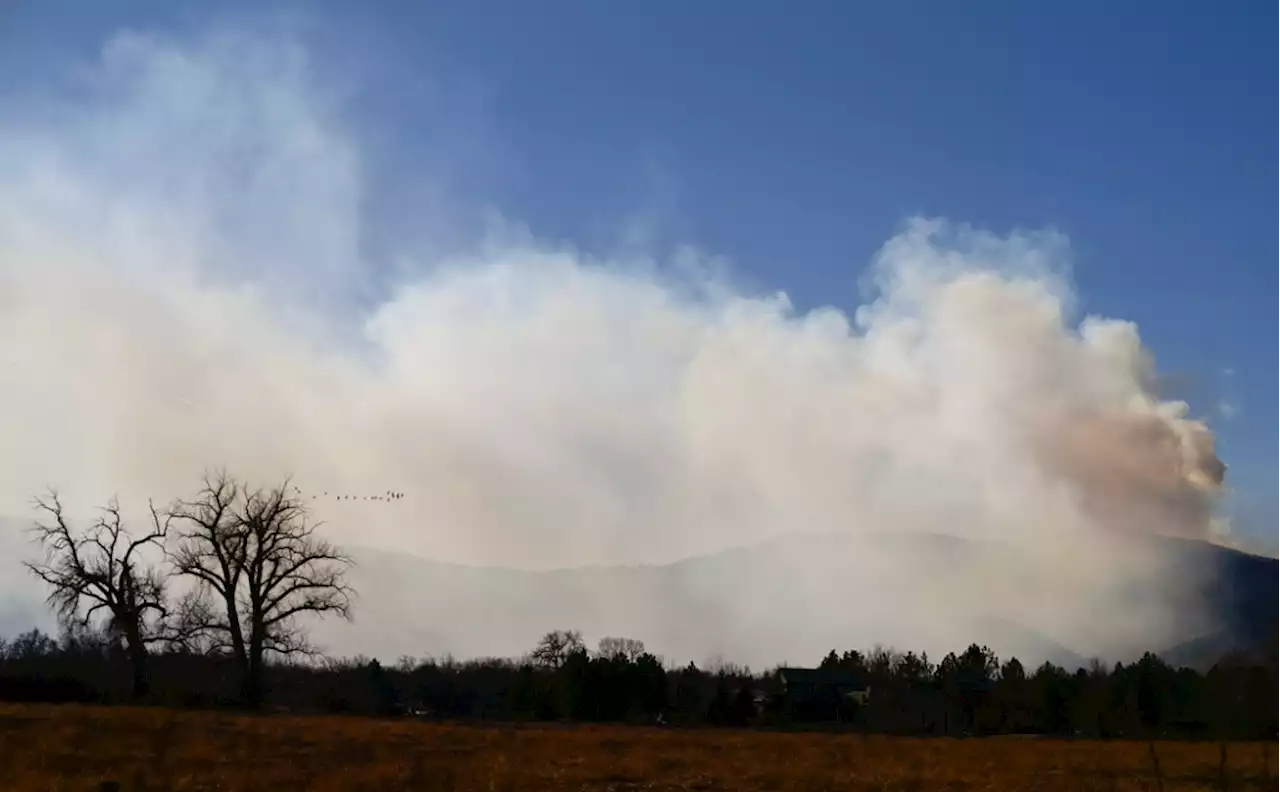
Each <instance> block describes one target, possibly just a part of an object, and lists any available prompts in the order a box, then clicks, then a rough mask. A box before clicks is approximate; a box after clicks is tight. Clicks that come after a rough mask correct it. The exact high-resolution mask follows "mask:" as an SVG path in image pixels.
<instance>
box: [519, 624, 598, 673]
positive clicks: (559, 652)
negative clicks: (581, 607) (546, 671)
mask: <svg viewBox="0 0 1280 792" xmlns="http://www.w3.org/2000/svg"><path fill="white" fill-rule="evenodd" d="M585 648H586V645H585V644H583V643H582V633H580V632H578V631H577V630H552V631H551V632H549V633H547V634H546V635H544V636H542V640H540V641H538V645H537V646H536V647H534V649H533V652H531V653H530V654H531V656H532V658H533V660H534V662H536V663H538V664H539V665H542V666H546V667H547V668H559V667H560V666H562V665H564V661H565V660H567V659H568V658H569V655H571V654H573V653H574V652H579V651H583V650H584V649H585Z"/></svg>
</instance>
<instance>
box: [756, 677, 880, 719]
mask: <svg viewBox="0 0 1280 792" xmlns="http://www.w3.org/2000/svg"><path fill="white" fill-rule="evenodd" d="M778 682H779V683H780V684H781V686H782V691H781V692H782V698H783V701H784V702H785V703H786V706H787V710H788V711H789V712H790V713H791V714H792V716H793V717H797V718H800V719H804V720H837V721H845V720H851V719H852V717H853V715H854V714H855V713H856V712H857V710H858V709H859V708H860V707H862V706H864V705H866V703H867V702H868V701H869V700H870V697H871V686H870V685H868V684H867V682H866V680H865V679H864V678H863V677H861V676H860V675H858V674H855V673H853V672H850V671H846V670H843V669H825V668H779V669H778Z"/></svg>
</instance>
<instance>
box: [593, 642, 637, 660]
mask: <svg viewBox="0 0 1280 792" xmlns="http://www.w3.org/2000/svg"><path fill="white" fill-rule="evenodd" d="M596 654H597V655H599V656H600V657H604V658H608V659H611V660H626V661H627V662H629V663H634V662H635V661H637V660H639V659H640V658H641V657H643V656H644V641H638V640H636V639H635V638H601V639H600V644H599V645H598V647H597V648H596Z"/></svg>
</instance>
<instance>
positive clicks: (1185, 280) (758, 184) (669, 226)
mask: <svg viewBox="0 0 1280 792" xmlns="http://www.w3.org/2000/svg"><path fill="white" fill-rule="evenodd" d="M357 5H359V6H360V7H359V8H357ZM258 6H259V4H258V3H252V4H250V3H244V4H242V5H240V6H239V8H240V10H241V11H247V10H248V9H252V8H257V7H258ZM974 9H976V10H974ZM234 12H235V4H227V3H224V4H218V14H219V15H225V14H228V13H234ZM307 15H310V16H312V17H315V18H319V19H322V20H324V23H323V24H321V25H318V26H316V27H315V31H316V32H315V35H316V40H317V41H319V42H322V45H323V49H321V50H320V51H321V52H325V53H327V54H328V55H330V56H331V57H332V59H333V63H334V64H337V65H339V66H341V65H342V64H343V63H345V62H347V61H350V62H352V63H356V62H359V63H360V64H362V65H361V68H362V69H364V70H365V75H366V76H369V75H372V76H374V77H375V80H374V83H373V85H374V89H373V90H365V91H364V92H362V93H361V94H360V95H359V96H358V97H357V101H358V102H360V103H362V104H363V110H364V111H365V113H366V114H367V117H368V118H370V119H376V120H377V125H378V128H379V129H381V130H384V132H383V134H385V135H386V136H387V138H386V142H387V143H388V145H390V146H392V147H394V148H395V149H396V150H397V151H398V152H399V155H398V156H399V157H400V158H401V159H403V158H405V157H409V158H412V157H413V156H415V152H417V154H418V155H420V156H422V157H423V158H428V157H429V156H430V155H429V154H428V153H427V152H426V148H427V144H426V143H424V140H428V141H429V139H430V136H429V135H428V136H427V137H426V138H424V137H422V132H421V130H423V129H431V128H432V126H433V123H434V124H435V125H436V127H438V126H439V122H440V117H439V112H440V108H441V106H442V105H441V101H442V100H440V99H439V96H437V92H443V94H447V95H448V96H450V97H453V98H450V99H448V100H447V102H446V103H448V102H452V103H454V106H455V107H456V106H457V103H459V102H463V103H466V102H470V103H471V107H470V109H471V110H474V114H472V115H471V116H468V115H467V114H465V113H464V114H451V115H450V116H449V117H450V118H453V119H456V118H463V117H471V118H473V119H482V121H476V122H475V125H474V127H473V126H469V125H467V124H461V123H460V122H457V123H459V124H460V125H459V126H457V127H456V128H454V129H452V130H451V132H450V133H449V134H451V135H452V136H453V138H454V143H455V145H456V144H457V143H458V141H465V140H466V139H467V138H468V136H470V135H474V136H475V137H476V139H477V140H478V141H479V140H483V145H481V144H480V143H477V146H476V150H477V151H480V150H483V151H484V152H485V153H484V154H477V155H476V159H475V160H474V161H468V162H466V163H464V165H460V166H459V167H460V168H462V167H465V166H471V165H474V173H472V174H470V175H469V178H467V179H465V180H463V181H465V187H459V188H458V189H460V190H463V189H465V190H471V191H473V192H474V197H475V198H476V200H478V201H486V202H490V203H492V204H494V205H496V206H497V207H499V208H500V209H501V210H502V211H503V212H504V213H506V214H508V215H509V216H511V217H515V218H519V219H521V220H523V221H526V222H527V223H528V224H529V225H530V226H531V227H532V229H533V230H534V231H535V232H536V233H538V234H539V235H540V236H549V237H563V238H569V239H574V240H578V241H585V242H586V243H587V244H591V243H592V241H593V240H596V239H597V237H599V236H600V235H602V234H607V233H608V232H609V230H610V229H616V227H617V225H618V223H619V222H621V221H622V220H624V219H626V218H627V217H629V216H631V215H633V214H634V213H636V212H637V211H639V212H641V213H643V214H644V215H645V216H646V217H647V218H648V219H649V220H650V221H652V222H653V223H654V227H655V228H656V229H658V231H659V234H660V236H661V237H663V238H665V239H667V240H668V241H686V242H694V243H697V244H698V245H699V246H700V247H703V248H705V249H707V250H711V251H714V252H717V253H722V254H725V255H727V256H729V257H731V258H732V259H733V260H734V262H735V264H736V266H737V267H738V268H740V269H742V270H743V271H745V272H747V273H749V274H750V276H751V277H752V278H753V279H754V280H755V281H757V282H758V283H760V284H761V285H764V286H767V287H769V288H778V289H785V290H786V291H787V292H788V293H790V294H791V295H792V297H793V299H794V300H795V301H796V303H797V304H798V305H799V306H800V307H801V308H804V307H809V306H813V305H815V304H819V303H826V302H833V303H836V304H839V305H842V306H846V307H847V306H848V305H849V304H851V302H852V301H853V298H854V286H853V284H854V282H855V279H856V274H857V270H858V268H859V267H860V266H862V265H863V264H864V263H865V262H866V261H867V260H868V259H869V257H870V256H871V255H872V253H873V252H874V251H875V249H876V248H877V247H878V246H879V245H880V244H881V243H882V242H883V241H884V240H885V239H886V238H887V237H888V236H889V235H890V234H891V233H892V232H893V230H894V229H895V228H896V227H897V224H898V223H899V222H900V221H901V220H902V219H903V218H904V217H905V216H907V215H910V214H915V213H924V214H930V215H942V216H946V217H949V218H952V219H955V220H963V221H968V222H971V223H974V224H976V225H980V226H984V227H988V228H992V229H995V230H1007V229H1009V228H1010V227H1013V226H1031V227H1040V226H1045V225H1052V226H1055V227H1057V228H1059V229H1061V230H1062V231H1064V232H1066V233H1067V235H1068V236H1069V237H1070V238H1071V240H1072V244H1073V249H1074V251H1075V264H1076V270H1075V274H1076V281H1077V283H1078V286H1079V290H1080V293H1081V297H1082V306H1081V307H1082V308H1083V310H1085V311H1088V312H1096V313H1101V314H1105V315H1110V316H1116V317H1121V318H1126V319H1131V320H1133V321H1135V322H1137V323H1138V325H1139V327H1140V328H1141V331H1142V333H1143V336H1144V339H1145V340H1146V342H1147V343H1148V344H1149V345H1150V346H1151V347H1152V348H1153V349H1154V350H1155V352H1156V354H1157V357H1158V362H1159V364H1160V366H1161V368H1162V370H1163V371H1165V372H1167V373H1169V374H1171V375H1172V377H1171V381H1172V382H1173V383H1174V387H1175V389H1176V392H1177V393H1178V394H1179V395H1184V396H1186V397H1188V398H1189V399H1190V400H1191V401H1192V403H1193V405H1195V406H1197V407H1199V408H1200V409H1201V411H1208V410H1210V409H1211V408H1212V407H1213V405H1214V404H1215V403H1216V402H1217V401H1218V400H1219V399H1226V400H1229V401H1230V402H1232V403H1234V404H1235V405H1237V406H1238V408H1239V413H1238V414H1237V415H1236V416H1235V417H1234V418H1233V419H1232V420H1230V421H1224V420H1219V421H1217V427H1218V429H1219V432H1220V437H1221V453H1222V455H1223V456H1224V457H1225V459H1226V460H1227V462H1228V463H1229V464H1230V465H1231V471H1230V473H1229V479H1230V481H1231V483H1232V485H1233V486H1234V487H1236V488H1237V490H1238V492H1237V496H1236V497H1237V508H1238V509H1239V511H1240V512H1241V514H1240V517H1241V523H1242V524H1243V526H1245V527H1246V528H1247V529H1248V530H1249V531H1250V532H1252V533H1255V534H1257V535H1261V536H1266V537H1269V540H1268V541H1269V542H1270V543H1271V544H1273V545H1274V543H1275V539H1276V533H1277V507H1276V504H1277V496H1278V493H1277V480H1278V476H1277V464H1276V458H1277V457H1276V446H1275V445H1273V443H1275V442H1276V438H1277V428H1278V427H1277V423H1276V413H1272V412H1271V405H1272V404H1276V403H1277V395H1276V381H1277V380H1276V374H1277V372H1276V370H1275V369H1272V368H1271V366H1270V365H1269V364H1268V361H1270V360H1272V358H1271V355H1272V354H1273V353H1274V352H1275V351H1276V346H1275V342H1274V340H1272V341H1268V340H1267V339H1275V338H1276V337H1275V336H1272V335H1271V331H1272V329H1273V327H1275V325H1273V322H1275V321H1276V318H1277V316H1276V305H1277V304H1276V303H1272V302H1271V295H1272V294H1273V292H1272V291H1271V290H1272V289H1273V288H1276V286H1277V282H1276V277H1277V271H1278V270H1277V269H1276V268H1275V267H1277V248H1276V242H1275V240H1276V237H1274V236H1272V233H1273V231H1272V229H1271V218H1272V214H1271V213H1272V212H1273V211H1276V209H1277V205H1276V191H1275V184H1276V183H1275V182H1272V181H1271V174H1272V173H1274V172H1276V171H1277V162H1276V150H1277V149H1276V142H1275V141H1276V129H1277V126H1276V96H1277V82H1276V73H1277V72H1276V62H1277V50H1276V34H1275V31H1276V29H1277V7H1276V4H1275V3H1263V2H1260V1H1259V2H1237V3H1211V2H1199V3H1186V2H1159V3H1157V2H1141V3H1139V2H1095V1H1093V0H1089V1H1088V2H1080V1H1077V0H1073V1H1072V2H1022V3H1013V2H1007V1H1006V2H991V3H979V4H967V3H954V2H941V1H939V2H928V3H925V2H893V3H853V2H809V3H787V4H784V3H781V2H762V1H759V0H751V1H748V2H727V1H721V2H674V1H672V0H656V1H654V2H647V3H629V4H623V3H613V2H605V1H604V0H598V1H597V2H586V1H585V0H582V1H580V2H565V1H563V0H542V1H541V2H518V1H517V0H505V1H501V2H499V1H496V0H468V1H467V2H455V3H399V2H386V3H373V2H370V3H365V4H350V3H343V4H340V5H339V4H336V3H335V4H332V6H330V7H324V6H313V7H311V8H309V9H308V11H307ZM210 18H211V15H210V12H209V11H207V10H203V9H200V8H199V7H198V6H196V5H194V4H189V5H183V4H180V3H172V2H157V1H152V2H124V3H107V2H95V3H67V2H35V1H34V0H27V1H26V2H23V1H22V0H10V2H7V3H4V4H3V5H2V6H0V74H6V75H12V74H17V73H20V72H22V71H24V70H25V71H30V70H33V69H37V68H39V67H40V65H41V64H50V63H53V62H54V61H56V60H57V59H62V58H68V57H74V58H81V59H83V58H89V57H92V54H93V50H94V48H96V47H97V46H99V45H100V44H101V42H102V40H103V38H104V37H105V36H106V35H107V34H109V33H110V32H111V31H112V30H114V29H116V28H117V27H120V26H122V25H129V26H137V27H155V28H159V29H162V30H166V29H167V30H173V31H176V32H179V33H181V32H183V31H190V30H193V29H195V28H197V27H199V26H200V25H203V24H205V23H206V22H207V21H208V20H209V19H210ZM2 96H3V93H0V97H2ZM431 97H435V98H431ZM458 97H471V98H470V99H459V98H458ZM433 113H435V114H436V115H434V116H433V115H432V114H433ZM469 123H470V122H469ZM386 130H390V131H386ZM395 130H400V131H395ZM415 147H418V148H415ZM464 148H465V147H464ZM599 241H604V240H599ZM1228 369H1230V370H1231V371H1233V372H1234V373H1232V374H1230V375H1228V374H1226V373H1225V372H1226V370H1228Z"/></svg>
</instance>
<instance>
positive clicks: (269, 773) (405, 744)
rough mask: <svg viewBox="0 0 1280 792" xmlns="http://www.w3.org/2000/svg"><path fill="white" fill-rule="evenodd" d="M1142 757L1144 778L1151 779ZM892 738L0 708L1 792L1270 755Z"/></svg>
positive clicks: (937, 771) (1211, 773)
mask: <svg viewBox="0 0 1280 792" xmlns="http://www.w3.org/2000/svg"><path fill="white" fill-rule="evenodd" d="M1152 748H1154V752H1155V756H1156V757H1157V759H1158V764H1159V771H1158V777H1157V772H1156V770H1155V769H1154V768H1153V763H1152V754H1151V750H1152ZM1222 751H1223V749H1222V747H1221V746H1219V745H1217V744H1213V743H1200V744H1194V743H1156V744H1155V745H1154V746H1148V744H1146V743H1134V742H1086V741H1066V740H1043V739H1033V738H1021V739H1020V738H992V739H975V740H947V739H904V738H889V737H874V736H868V737H861V736H851V735H830V734H773V733H764V732H749V731H680V730H658V729H643V728H628V727H620V726H619V727H614V726H601V727H590V726H578V727H568V726H544V727H513V726H490V727H478V726H475V727H473V726H450V725H438V724H427V723H415V722H410V721H382V720H371V719H362V718H345V717H302V716H281V715H275V716H261V717H252V716H244V715H228V714H214V713H197V712H185V711H172V710H164V709H142V708H111V709H106V708H96V707H76V706H16V705H15V706H9V705H0V790H5V791H6V792H28V791H34V790H41V792H44V791H45V790H49V791H50V792H52V791H54V790H76V791H78V792H91V790H96V789H100V788H101V789H110V788H112V787H111V786H110V785H107V786H102V782H112V781H113V782H116V783H117V784H119V786H118V787H117V788H118V789H120V790H122V792H129V791H130V790H147V791H148V792H158V791H159V790H282V791H283V790H303V789H306V790H317V792H337V791H338V790H353V791H354V790H371V791H376V792H382V791H383V790H388V791H390V790H458V791H459V792H462V791H463V790H533V789H547V790H619V791H620V790H744V791H747V790H826V789H852V790H961V789H967V790H986V791H989V792H1002V791H1004V790H1009V791H1010V792H1012V790H1019V792H1021V791H1022V790H1140V789H1146V790H1159V789H1163V790H1166V791H1167V792H1172V791H1173V790H1193V789H1202V790H1203V789H1224V788H1225V789H1228V790H1232V791H1233V792H1242V791H1243V790H1248V789H1276V785H1277V784H1276V753H1275V751H1274V750H1273V749H1272V747H1271V745H1270V744H1262V743H1253V744H1240V743H1236V744H1232V745H1229V746H1227V747H1226V754H1225V756H1224V754H1223V753H1222Z"/></svg>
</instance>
